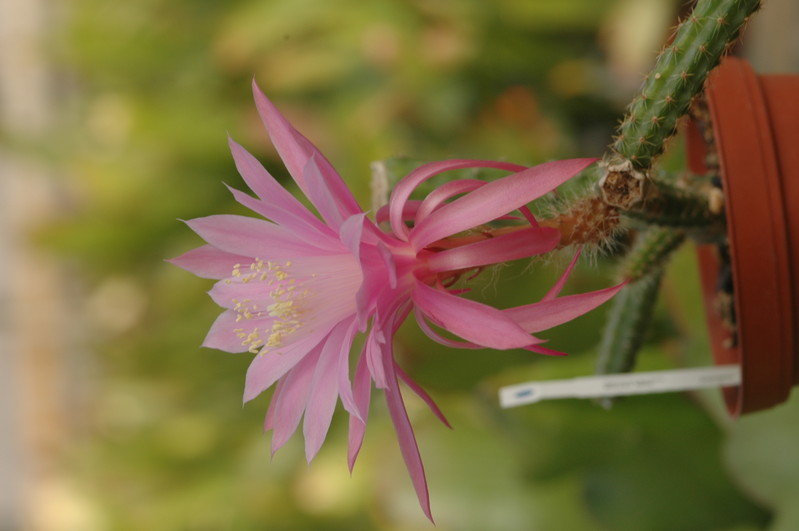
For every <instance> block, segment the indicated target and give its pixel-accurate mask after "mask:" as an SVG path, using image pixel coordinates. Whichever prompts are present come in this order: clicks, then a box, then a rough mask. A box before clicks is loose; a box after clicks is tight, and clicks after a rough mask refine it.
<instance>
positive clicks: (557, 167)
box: [392, 159, 596, 249]
mask: <svg viewBox="0 0 799 531" xmlns="http://www.w3.org/2000/svg"><path fill="white" fill-rule="evenodd" d="M595 160H596V159H571V160H558V161H553V162H547V163H545V164H540V165H538V166H534V167H532V168H528V169H526V170H523V171H520V172H518V173H514V174H513V175H509V176H507V177H503V178H502V179H498V180H496V181H492V182H490V183H487V184H486V185H485V186H483V187H481V188H478V189H477V190H475V191H473V192H471V193H469V194H467V195H465V196H463V197H460V198H458V199H456V200H455V201H453V202H451V203H447V204H446V205H443V206H441V207H440V208H439V209H438V210H436V211H435V212H433V213H431V214H430V215H429V216H428V217H427V218H425V219H424V220H423V221H422V222H420V223H419V224H418V225H416V226H415V227H414V228H413V230H412V231H411V232H410V236H409V238H410V241H411V243H412V244H413V246H414V248H415V249H422V248H424V247H426V246H428V245H430V244H431V243H433V242H434V241H437V240H440V239H442V238H445V237H447V236H451V235H453V234H457V233H458V232H461V231H464V230H467V229H470V228H472V227H476V226H478V225H482V224H483V223H487V222H489V221H493V220H495V219H497V218H499V217H501V216H503V215H505V214H507V213H508V212H511V211H513V210H516V209H518V208H520V207H522V206H524V205H526V204H527V203H529V202H530V201H533V200H534V199H537V198H539V197H541V196H542V195H544V194H546V193H548V192H550V191H552V190H554V189H555V188H556V187H557V186H560V185H561V184H563V183H564V182H566V181H567V180H569V179H570V178H572V177H573V176H575V175H576V174H578V173H579V172H580V171H582V170H583V169H585V168H586V167H588V166H589V165H590V164H592V163H593V162H595ZM398 186H399V185H398ZM392 227H393V225H392Z"/></svg>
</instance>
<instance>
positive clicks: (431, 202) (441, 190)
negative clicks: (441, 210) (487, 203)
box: [415, 179, 487, 224]
mask: <svg viewBox="0 0 799 531" xmlns="http://www.w3.org/2000/svg"><path fill="white" fill-rule="evenodd" d="M486 183H487V181H481V180H479V179H458V180H456V181H450V182H448V183H445V184H442V185H441V186H439V187H438V188H436V189H435V190H433V191H432V192H430V193H429V194H428V195H427V197H425V198H424V201H422V204H421V206H420V207H419V209H418V211H417V213H416V218H415V221H416V223H417V224H418V223H419V222H420V221H422V220H423V219H424V218H426V217H427V216H429V215H430V213H431V212H432V211H434V210H435V209H437V208H438V207H439V206H440V205H441V204H442V203H444V202H445V201H447V200H448V199H450V198H452V197H455V196H456V195H460V194H465V193H467V192H472V191H474V190H477V189H478V188H480V187H482V186H484V185H485V184H486Z"/></svg>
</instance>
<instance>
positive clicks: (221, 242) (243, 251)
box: [186, 214, 343, 260]
mask: <svg viewBox="0 0 799 531" xmlns="http://www.w3.org/2000/svg"><path fill="white" fill-rule="evenodd" d="M186 224H187V225H188V226H189V227H191V229H192V230H193V231H194V232H196V233H197V234H199V235H200V236H201V237H202V238H203V239H204V240H205V241H207V242H208V243H210V244H211V245H213V246H214V247H216V248H217V249H220V250H222V251H226V252H229V253H233V254H239V255H243V256H252V257H264V258H266V257H268V258H269V259H271V260H274V259H284V258H296V257H300V256H306V255H320V254H322V255H324V254H331V253H333V252H334V251H330V250H328V249H319V248H317V247H313V246H311V245H309V244H308V243H307V242H306V240H304V239H303V238H301V237H298V236H297V235H295V234H294V233H292V232H290V231H288V230H286V229H283V228H281V227H280V226H278V225H275V224H274V223H270V222H268V221H265V220H262V219H256V218H248V217H244V216H235V215H229V214H222V215H216V216H208V217H204V218H197V219H192V220H189V221H187V222H186ZM342 250H343V249H342ZM338 252H341V250H339V251H338Z"/></svg>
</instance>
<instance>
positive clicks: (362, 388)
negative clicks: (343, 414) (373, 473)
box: [347, 354, 372, 474]
mask: <svg viewBox="0 0 799 531" xmlns="http://www.w3.org/2000/svg"><path fill="white" fill-rule="evenodd" d="M352 392H353V396H354V398H355V404H356V405H357V407H358V411H359V412H360V416H359V417H356V416H355V415H350V424H349V435H348V437H347V465H348V466H349V468H350V474H352V469H353V467H354V466H355V460H356V459H357V458H358V454H359V453H360V451H361V445H362V444H363V436H364V433H365V432H366V419H367V416H368V415H369V402H370V400H371V395H372V380H371V378H370V377H369V368H368V367H367V365H366V356H365V355H364V354H361V359H359V360H358V366H357V368H356V369H355V383H354V385H353V390H352Z"/></svg>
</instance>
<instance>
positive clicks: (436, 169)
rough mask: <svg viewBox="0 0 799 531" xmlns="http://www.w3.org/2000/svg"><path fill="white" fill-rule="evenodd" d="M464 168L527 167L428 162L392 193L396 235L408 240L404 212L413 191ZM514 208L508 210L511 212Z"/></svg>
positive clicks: (391, 214) (391, 218)
mask: <svg viewBox="0 0 799 531" xmlns="http://www.w3.org/2000/svg"><path fill="white" fill-rule="evenodd" d="M464 168H496V169H500V170H508V171H521V170H523V169H524V168H525V167H524V166H519V165H518V164H510V163H507V162H496V161H489V160H470V159H453V160H443V161H438V162H428V163H427V164H423V165H421V166H419V167H418V168H416V169H415V170H413V171H412V172H411V173H409V174H408V175H407V176H406V177H404V178H403V179H402V180H401V181H400V182H398V183H397V186H395V187H394V191H393V192H391V199H390V200H389V223H390V224H391V230H392V232H393V233H394V235H395V236H396V237H397V238H399V239H401V240H403V241H407V240H408V235H409V229H408V227H407V226H406V225H405V223H403V222H402V221H403V217H402V216H403V212H404V211H405V203H406V201H407V200H408V198H409V197H410V196H411V194H412V193H413V191H414V190H415V189H416V187H417V186H419V185H420V184H421V183H423V182H424V181H426V180H428V179H430V178H432V177H435V176H436V175H438V174H439V173H443V172H445V171H450V170H459V169H464ZM511 210H514V209H513V208H511V209H509V210H507V212H510V211H511Z"/></svg>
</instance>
